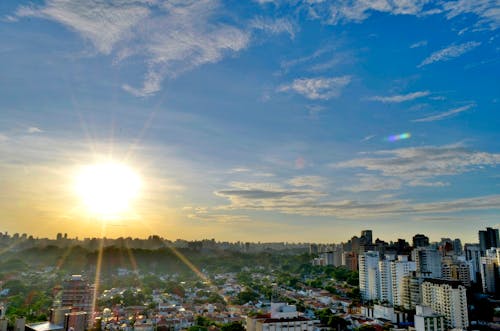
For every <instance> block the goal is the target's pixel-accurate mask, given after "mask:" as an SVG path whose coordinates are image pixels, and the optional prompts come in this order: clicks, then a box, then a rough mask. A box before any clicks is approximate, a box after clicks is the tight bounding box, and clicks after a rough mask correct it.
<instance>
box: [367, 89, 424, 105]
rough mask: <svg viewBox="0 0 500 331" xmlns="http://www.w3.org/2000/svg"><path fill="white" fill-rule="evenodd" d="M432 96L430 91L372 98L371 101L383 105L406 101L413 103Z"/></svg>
mask: <svg viewBox="0 0 500 331" xmlns="http://www.w3.org/2000/svg"><path fill="white" fill-rule="evenodd" d="M429 94H430V92H429V91H417V92H412V93H408V94H397V95H391V96H385V97H383V96H374V97H371V98H370V100H373V101H380V102H383V103H400V102H405V101H411V100H415V99H418V98H422V97H425V96H428V95H429Z"/></svg>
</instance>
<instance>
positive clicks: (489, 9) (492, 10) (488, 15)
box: [443, 0, 500, 30]
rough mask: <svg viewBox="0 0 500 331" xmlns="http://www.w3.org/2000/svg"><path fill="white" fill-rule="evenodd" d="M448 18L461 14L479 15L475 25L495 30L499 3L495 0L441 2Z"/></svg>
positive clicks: (498, 24) (498, 25) (499, 15)
mask: <svg viewBox="0 0 500 331" xmlns="http://www.w3.org/2000/svg"><path fill="white" fill-rule="evenodd" d="M443 8H444V10H445V11H446V12H447V14H446V15H447V17H448V18H449V19H451V18H454V17H456V16H458V15H463V14H474V15H476V16H478V17H479V21H478V22H477V24H476V26H477V27H478V28H481V27H483V26H484V27H487V28H488V29H490V30H495V29H498V28H499V27H500V5H499V4H498V1H497V0H474V1H471V0H457V1H447V2H444V3H443Z"/></svg>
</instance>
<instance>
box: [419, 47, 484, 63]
mask: <svg viewBox="0 0 500 331" xmlns="http://www.w3.org/2000/svg"><path fill="white" fill-rule="evenodd" d="M479 45H481V43H480V42H478V41H468V42H466V43H463V44H459V45H450V46H447V47H445V48H443V49H440V50H438V51H436V52H434V53H432V54H431V55H429V56H428V57H426V58H425V59H424V60H423V61H422V62H421V63H420V64H419V65H418V67H419V68H420V67H424V66H426V65H429V64H432V63H435V62H443V61H449V60H451V59H454V58H457V57H459V56H461V55H463V54H465V53H467V52H470V51H471V50H473V49H474V48H476V47H478V46H479Z"/></svg>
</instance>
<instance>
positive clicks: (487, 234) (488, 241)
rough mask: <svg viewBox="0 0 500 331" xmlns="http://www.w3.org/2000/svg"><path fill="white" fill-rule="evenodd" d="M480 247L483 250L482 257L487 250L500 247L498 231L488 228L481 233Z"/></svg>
mask: <svg viewBox="0 0 500 331" xmlns="http://www.w3.org/2000/svg"><path fill="white" fill-rule="evenodd" d="M479 246H480V248H481V256H484V255H485V253H486V250H488V249H490V248H493V247H500V239H499V237H498V229H493V228H486V230H480V231H479Z"/></svg>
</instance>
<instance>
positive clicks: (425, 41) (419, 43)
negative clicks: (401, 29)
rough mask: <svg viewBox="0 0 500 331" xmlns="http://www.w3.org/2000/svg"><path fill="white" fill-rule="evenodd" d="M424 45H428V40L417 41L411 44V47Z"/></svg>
mask: <svg viewBox="0 0 500 331" xmlns="http://www.w3.org/2000/svg"><path fill="white" fill-rule="evenodd" d="M424 46H427V40H420V41H417V42H416V43H413V44H411V45H410V48H419V47H424Z"/></svg>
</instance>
